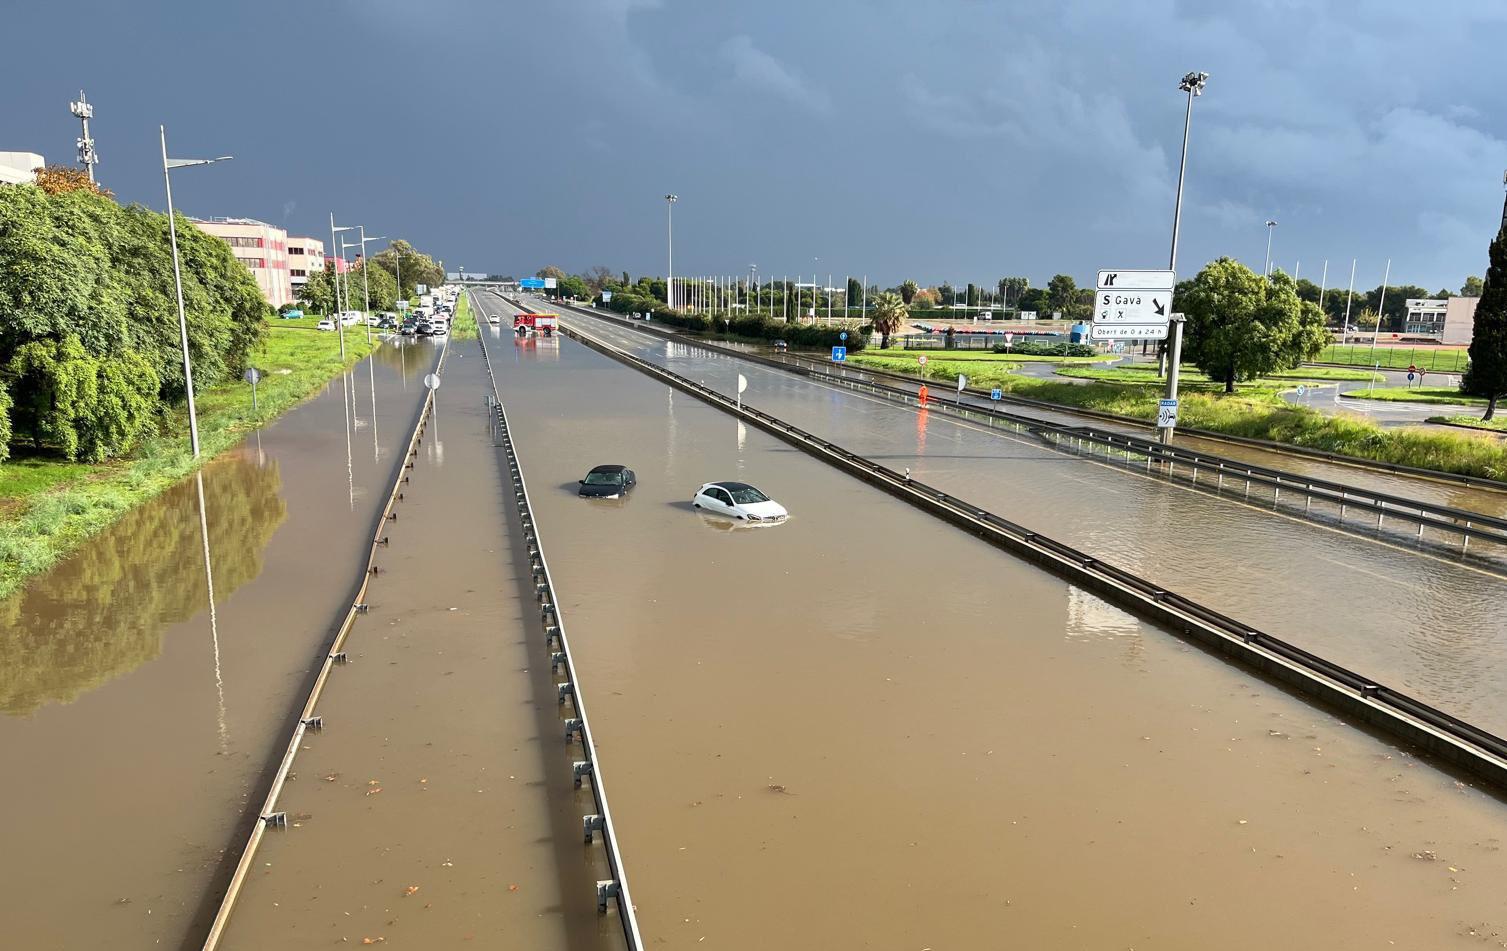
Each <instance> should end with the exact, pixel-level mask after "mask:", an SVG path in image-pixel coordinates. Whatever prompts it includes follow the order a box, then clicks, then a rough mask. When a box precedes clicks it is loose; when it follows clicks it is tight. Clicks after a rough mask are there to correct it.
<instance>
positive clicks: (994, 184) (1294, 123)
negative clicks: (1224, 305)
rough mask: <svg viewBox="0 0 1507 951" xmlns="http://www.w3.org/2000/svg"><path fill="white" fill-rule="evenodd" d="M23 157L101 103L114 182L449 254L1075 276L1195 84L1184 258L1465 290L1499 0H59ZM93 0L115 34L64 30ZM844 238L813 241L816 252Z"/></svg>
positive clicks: (1172, 163)
mask: <svg viewBox="0 0 1507 951" xmlns="http://www.w3.org/2000/svg"><path fill="white" fill-rule="evenodd" d="M7 17H8V19H9V21H10V22H9V24H8V25H10V26H13V27H15V28H16V29H17V30H19V31H20V33H19V34H18V35H34V36H54V37H60V36H62V35H63V34H64V32H65V31H68V36H69V41H68V44H67V46H66V48H65V47H64V46H63V45H62V44H61V43H60V44H58V45H55V46H54V45H49V44H47V43H26V44H14V45H13V46H12V49H11V69H10V70H9V71H8V75H9V78H10V80H11V89H10V90H9V92H10V97H9V98H10V101H11V103H13V104H14V108H11V109H10V110H9V114H8V116H7V119H8V121H7V122H6V123H5V131H6V136H5V141H4V142H3V143H0V148H8V149H31V150H35V151H41V152H43V153H44V154H46V155H47V157H48V158H49V159H52V160H70V159H71V157H72V151H73V136H74V135H75V134H76V132H75V129H74V126H73V125H72V120H71V118H70V117H69V116H68V113H67V111H66V107H67V102H68V100H69V98H71V97H72V96H74V95H75V94H76V93H77V90H78V88H79V87H80V86H84V87H85V88H87V89H88V90H89V95H90V98H91V99H92V100H94V101H95V102H96V103H97V104H98V106H97V108H98V120H97V121H96V123H95V129H94V133H95V137H96V139H97V140H98V142H99V148H100V151H101V154H102V155H103V157H104V164H103V165H102V166H101V167H100V172H101V175H102V177H103V178H104V179H105V180H106V182H107V184H109V185H110V186H111V187H113V188H115V189H116V191H117V192H118V193H119V194H120V195H121V196H122V197H123V198H126V199H130V200H141V201H145V202H148V203H150V204H154V205H160V204H161V202H162V200H161V184H160V175H159V173H158V171H157V169H156V167H155V165H154V162H155V161H156V155H155V152H154V150H155V147H156V143H155V138H154V137H155V132H156V123H158V122H166V123H167V124H168V127H169V134H170V136H171V139H170V141H171V142H172V144H173V147H174V151H176V152H179V153H181V154H196V153H206V154H218V153H220V152H234V153H235V154H236V161H235V162H234V163H232V164H230V165H227V166H223V167H219V166H217V167H215V168H213V169H202V170H194V171H193V172H186V173H184V174H183V175H182V176H181V184H180V182H179V181H175V193H179V194H181V196H182V198H181V202H182V204H183V205H184V206H185V207H186V208H187V209H188V210H189V211H191V212H193V213H197V214H206V215H208V214H231V215H248V216H253V217H261V218H264V219H267V220H273V221H279V222H281V221H282V220H283V219H284V218H285V217H286V219H287V223H288V226H289V227H292V228H295V229H298V230H303V231H308V232H310V233H313V234H316V235H317V234H319V233H320V232H321V230H325V231H327V230H328V222H327V219H326V218H325V215H326V214H327V213H328V211H329V210H333V211H335V213H336V214H337V216H339V217H340V218H342V219H343V220H348V221H360V222H364V223H365V224H367V225H368V227H369V228H374V229H376V230H379V231H381V232H382V233H387V234H403V235H407V236H411V237H412V238H413V239H414V240H415V241H416V242H418V243H420V244H422V245H425V246H428V247H432V248H434V249H435V250H436V251H437V252H438V253H440V254H441V255H442V256H444V257H445V258H446V261H447V263H448V264H449V265H451V266H452V267H453V266H456V265H461V264H464V265H465V266H466V267H467V268H469V269H471V270H479V269H482V268H486V269H493V270H508V271H514V272H523V271H530V272H531V271H533V270H534V269H536V268H537V267H539V266H541V265H543V264H547V263H557V264H560V265H562V266H564V267H567V268H571V269H582V268H585V267H588V266H590V265H594V264H603V265H606V266H608V267H611V268H612V269H614V270H622V269H627V270H630V271H632V272H634V273H643V272H648V271H652V272H662V271H663V268H664V205H663V201H662V196H663V195H664V193H665V192H666V191H675V192H677V193H678V194H679V195H680V198H681V200H680V202H679V204H677V206H676V234H677V242H676V245H677V248H676V250H677V254H676V259H677V270H683V271H684V272H687V273H698V272H704V273H720V274H730V273H731V274H736V273H744V272H746V269H747V266H748V264H749V263H750V262H757V263H758V264H759V266H760V268H761V270H762V271H763V273H765V274H770V273H773V274H782V273H790V274H792V275H793V274H795V273H798V272H802V271H804V272H806V273H808V274H809V273H810V272H811V271H812V270H813V269H815V270H819V271H820V272H821V273H822V274H823V275H825V274H826V273H827V272H828V271H831V272H833V273H836V274H842V273H848V272H851V273H853V274H855V275H862V274H867V275H869V276H870V277H871V278H873V279H875V280H878V281H882V282H885V283H891V282H895V281H898V280H900V279H902V278H904V277H914V278H916V279H918V280H922V281H942V280H951V281H954V282H957V281H967V280H974V281H987V280H992V279H994V278H996V277H999V276H1001V275H1004V274H1019V273H1023V274H1027V275H1030V276H1031V278H1032V279H1033V281H1034V282H1036V283H1042V282H1044V281H1045V279H1046V278H1047V277H1049V276H1050V275H1051V274H1053V273H1055V272H1058V271H1066V272H1068V273H1070V274H1073V275H1075V276H1077V277H1078V278H1079V279H1080V280H1081V279H1085V278H1087V277H1088V276H1090V275H1091V273H1092V272H1093V270H1094V269H1095V268H1098V267H1101V266H1136V265H1142V266H1158V265H1161V264H1163V263H1164V262H1165V260H1166V255H1167V241H1168V236H1169V232H1170V224H1171V217H1172V196H1173V189H1174V186H1175V179H1176V175H1177V157H1178V147H1179V141H1180V135H1181V131H1182V111H1183V100H1182V98H1181V95H1180V94H1179V93H1178V91H1177V89H1176V83H1177V80H1178V78H1179V77H1180V76H1181V75H1182V73H1184V72H1186V71H1188V70H1190V69H1202V70H1207V71H1208V72H1209V73H1210V74H1211V79H1210V82H1209V89H1208V94H1207V95H1206V96H1204V97H1203V98H1202V99H1200V100H1199V101H1198V103H1197V105H1196V107H1195V112H1194V119H1193V140H1192V148H1191V155H1190V167H1189V177H1188V192H1187V203H1186V206H1185V211H1184V231H1183V235H1184V244H1183V248H1182V252H1181V255H1180V257H1181V260H1182V262H1183V270H1184V271H1191V270H1192V269H1193V267H1195V266H1196V265H1198V264H1200V263H1202V262H1203V261H1206V260H1208V259H1209V258H1211V257H1215V256H1218V255H1220V254H1232V255H1235V256H1238V257H1241V258H1243V259H1244V260H1246V261H1247V262H1248V263H1252V264H1254V265H1255V266H1257V267H1260V266H1261V263H1262V257H1263V254H1264V251H1265V239H1266V236H1265V228H1264V226H1263V222H1264V221H1265V220H1266V219H1267V218H1275V219H1276V220H1278V221H1279V222H1280V224H1279V226H1278V228H1277V233H1276V241H1275V246H1276V257H1277V259H1278V261H1279V262H1280V264H1281V265H1282V266H1283V267H1284V268H1286V269H1288V270H1291V269H1292V268H1293V266H1294V264H1295V262H1296V261H1298V260H1299V259H1301V261H1302V272H1303V274H1304V275H1305V276H1312V277H1317V276H1318V273H1319V270H1320V267H1321V264H1322V261H1323V260H1324V259H1325V258H1328V259H1329V261H1330V283H1331V284H1336V283H1340V282H1341V281H1342V279H1343V278H1345V277H1347V276H1348V274H1347V273H1346V272H1347V271H1348V268H1349V264H1350V258H1351V257H1352V256H1354V257H1358V258H1359V259H1360V262H1361V263H1360V267H1359V276H1358V279H1357V283H1358V284H1361V285H1367V286H1370V285H1374V284H1376V283H1377V282H1379V280H1380V278H1381V270H1382V266H1383V264H1384V262H1385V260H1386V259H1387V258H1388V257H1391V258H1392V259H1393V268H1392V273H1393V278H1394V281H1396V280H1402V281H1413V282H1416V283H1420V284H1425V285H1427V286H1429V287H1431V288H1433V287H1438V286H1449V287H1458V286H1459V284H1460V282H1461V280H1462V279H1463V277H1464V276H1465V275H1466V274H1468V273H1479V272H1480V271H1481V270H1482V268H1483V266H1484V249H1485V245H1486V242H1487V240H1488V238H1489V236H1490V234H1491V231H1492V229H1493V227H1494V224H1495V222H1496V220H1497V216H1498V215H1499V214H1500V204H1499V201H1500V199H1501V190H1500V189H1501V177H1500V176H1501V170H1502V168H1503V167H1504V166H1507V141H1504V139H1507V132H1504V121H1507V107H1504V105H1503V103H1502V101H1501V99H1500V97H1499V96H1496V95H1494V91H1495V90H1498V89H1500V88H1502V85H1503V80H1504V79H1507V75H1504V74H1507V65H1504V62H1503V59H1502V57H1501V56H1500V53H1499V51H1500V49H1501V48H1502V44H1503V40H1504V39H1507V6H1503V5H1498V4H1485V3H1477V2H1461V0H1443V2H1435V3H1431V4H1417V3H1411V2H1359V0H1354V2H1331V3H1313V2H1304V3H1300V2H1286V0H1266V2H1252V3H1240V4H1217V3H1196V4H1195V3H1183V2H1173V0H1159V2H1138V3H1133V4H1128V3H1122V2H1111V0H1097V2H1080V3H1066V4H1064V3H1050V2H1035V0H1027V2H1019V3H1008V4H1003V3H983V2H967V0H954V2H930V3H924V4H920V3H911V2H906V3H901V2H889V0H868V2H862V0H838V2H824V3H819V4H813V3H794V2H787V0H766V2H763V3H759V4H742V3H740V4H731V3H721V2H704V0H703V2H692V0H660V2H655V0H575V2H556V3H495V2H482V0H441V2H437V3H430V4H423V5H416V4H412V3H401V4H400V3H398V2H396V0H376V2H369V3H354V2H348V3H333V4H330V3H326V4H293V3H269V4H263V5H261V6H259V7H255V8H247V7H244V6H241V5H222V4H200V3H184V2H180V3H159V4H153V5H142V4H130V5H127V4H111V3H102V2H84V3H79V4H72V5H70V6H69V7H67V8H66V10H64V9H62V8H48V7H45V6H43V5H36V6H32V7H26V8H23V9H21V10H19V11H18V12H16V13H14V14H7ZM75 23H84V24H87V25H88V28H87V29H85V30H83V31H78V32H74V31H71V26H72V25H73V24H75ZM818 259H819V260H818Z"/></svg>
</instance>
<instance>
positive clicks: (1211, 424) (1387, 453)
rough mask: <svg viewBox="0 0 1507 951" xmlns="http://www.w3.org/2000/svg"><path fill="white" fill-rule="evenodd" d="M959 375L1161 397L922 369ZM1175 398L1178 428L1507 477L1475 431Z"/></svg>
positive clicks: (1049, 389)
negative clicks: (1381, 423) (1393, 425)
mask: <svg viewBox="0 0 1507 951" xmlns="http://www.w3.org/2000/svg"><path fill="white" fill-rule="evenodd" d="M858 356H859V357H863V358H864V359H862V360H860V359H854V358H850V360H852V362H854V363H866V362H867V363H869V365H871V366H872V365H876V364H874V363H873V362H871V361H872V360H873V358H872V357H871V356H869V355H867V354H860V355H858ZM878 359H880V360H884V359H887V358H878ZM912 369H914V368H912ZM959 373H964V374H967V376H968V380H969V384H970V385H972V386H975V387H992V386H999V387H1001V388H1002V389H1004V390H1006V391H1008V392H1010V393H1012V394H1013V395H1015V396H1020V397H1025V398H1026V399H1033V400H1041V401H1043V402H1047V403H1058V404H1061V405H1064V406H1075V407H1081V408H1084V409H1092V410H1098V411H1100V412H1106V413H1117V414H1119V415H1122V416H1130V417H1134V418H1136V419H1143V420H1150V419H1154V418H1155V417H1156V404H1157V397H1158V396H1159V395H1160V394H1159V392H1158V391H1157V390H1156V388H1154V387H1148V386H1129V385H1125V384H1120V383H1106V382H1102V381H1099V380H1094V381H1092V382H1088V383H1068V382H1066V381H1059V380H1042V379H1035V378H1032V377H1026V376H1021V375H1019V374H1012V373H1008V372H1002V370H1001V369H999V368H997V367H994V366H991V367H989V368H988V369H987V370H983V371H980V370H979V369H978V367H977V364H969V363H968V362H967V361H962V360H958V361H952V360H929V361H927V364H926V375H927V376H928V377H930V378H933V379H936V380H937V381H938V383H939V388H945V389H949V390H950V389H951V388H952V387H953V386H954V385H955V381H956V380H957V375H958V374H959ZM1179 398H1180V401H1181V405H1180V406H1179V408H1178V412H1179V420H1180V422H1181V425H1183V426H1187V427H1191V428H1195V429H1207V430H1210V431H1213V432H1219V433H1226V434H1228V435H1231V436H1244V437H1246V438H1250V439H1265V440H1270V441H1272V442H1279V443H1287V444H1289V445H1294V446H1303V447H1306V448H1309V449H1320V450H1323V451H1325V452H1333V453H1339V454H1341V455H1346V456H1355V457H1356V458H1359V459H1372V460H1375V461H1377V462H1388V463H1393V464H1397V465H1406V466H1417V467H1419V468H1423V469H1436V470H1439V471H1442V472H1456V473H1461V474H1463V475H1472V476H1478V477H1481V478H1485V479H1498V480H1503V481H1507V443H1504V442H1502V441H1501V440H1498V439H1495V438H1493V437H1490V436H1487V435H1484V434H1483V435H1480V436H1476V435H1472V434H1469V433H1463V432H1450V431H1441V430H1433V429H1426V428H1423V427H1402V428H1387V429H1383V428H1382V427H1380V426H1378V425H1376V424H1375V423H1372V422H1370V421H1369V420H1365V419H1360V418H1357V417H1354V416H1348V415H1341V416H1333V415H1326V414H1324V413H1320V412H1319V411H1318V410H1313V409H1308V408H1307V407H1303V406H1292V405H1289V404H1287V403H1284V402H1283V401H1282V400H1281V399H1280V398H1279V397H1277V396H1276V395H1274V394H1272V393H1260V392H1258V393H1257V394H1255V395H1252V394H1250V393H1236V394H1234V395H1232V396H1226V395H1224V394H1223V393H1217V392H1215V393H1211V392H1198V391H1194V392H1184V393H1181V394H1180V395H1179Z"/></svg>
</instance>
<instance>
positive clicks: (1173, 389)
mask: <svg viewBox="0 0 1507 951" xmlns="http://www.w3.org/2000/svg"><path fill="white" fill-rule="evenodd" d="M1208 82H1209V74H1208V73H1188V74H1187V75H1186V76H1184V77H1183V78H1182V82H1180V83H1178V84H1177V88H1178V89H1181V90H1182V91H1183V92H1185V93H1187V94H1188V110H1187V112H1186V113H1184V115H1183V156H1182V160H1181V161H1180V162H1178V165H1177V200H1176V202H1175V203H1174V205H1173V208H1172V253H1171V255H1170V257H1169V259H1168V263H1167V269H1168V270H1169V271H1172V272H1173V275H1174V277H1175V276H1176V273H1177V237H1178V231H1179V230H1180V229H1181V227H1182V220H1183V182H1184V180H1185V179H1186V177H1187V173H1188V130H1189V129H1190V128H1191V127H1192V125H1193V99H1194V98H1195V97H1197V96H1202V95H1203V92H1204V87H1205V86H1206V85H1208ZM1168 329H1169V331H1170V335H1171V338H1172V339H1171V340H1169V341H1168V346H1167V399H1169V400H1176V399H1177V368H1178V363H1179V362H1180V361H1181V360H1182V357H1183V322H1182V321H1181V320H1173V321H1170V322H1169V328H1168ZM1173 429H1174V427H1172V426H1166V427H1159V428H1158V429H1157V438H1158V439H1160V440H1161V441H1162V442H1163V443H1171V442H1172V433H1173Z"/></svg>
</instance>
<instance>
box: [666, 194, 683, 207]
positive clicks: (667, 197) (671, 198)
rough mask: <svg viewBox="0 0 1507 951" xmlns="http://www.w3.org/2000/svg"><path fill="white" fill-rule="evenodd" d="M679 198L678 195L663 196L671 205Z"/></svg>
mask: <svg viewBox="0 0 1507 951" xmlns="http://www.w3.org/2000/svg"><path fill="white" fill-rule="evenodd" d="M679 200H680V196H679V195H666V196H665V201H667V202H669V203H670V204H672V205H673V204H675V202H677V201H679Z"/></svg>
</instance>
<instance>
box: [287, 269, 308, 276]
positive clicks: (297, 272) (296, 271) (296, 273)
mask: <svg viewBox="0 0 1507 951" xmlns="http://www.w3.org/2000/svg"><path fill="white" fill-rule="evenodd" d="M288 276H289V277H308V276H309V272H308V271H304V270H301V269H299V268H293V269H292V270H290V271H289V272H288Z"/></svg>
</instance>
